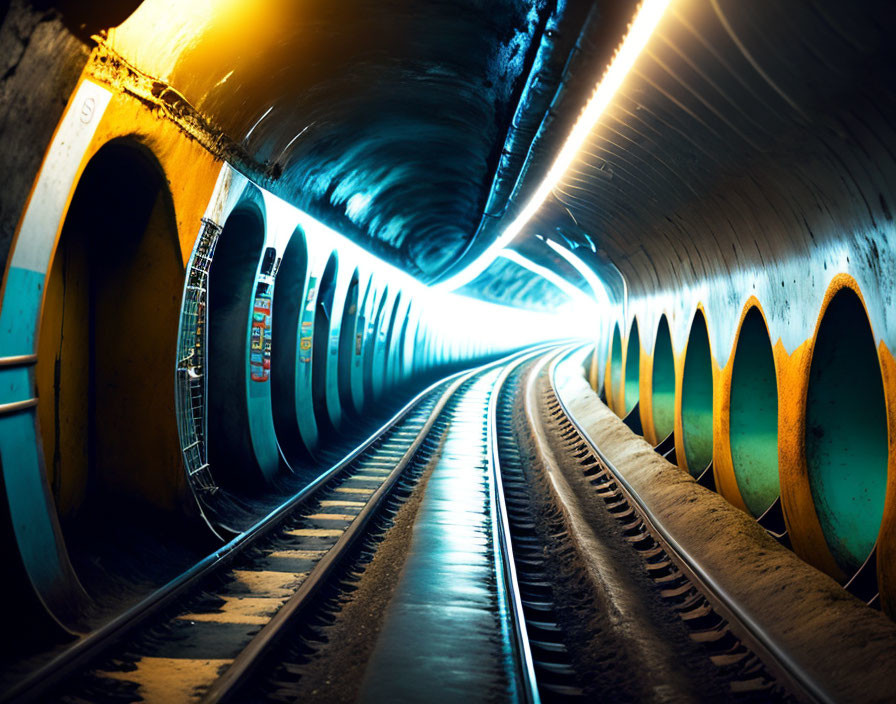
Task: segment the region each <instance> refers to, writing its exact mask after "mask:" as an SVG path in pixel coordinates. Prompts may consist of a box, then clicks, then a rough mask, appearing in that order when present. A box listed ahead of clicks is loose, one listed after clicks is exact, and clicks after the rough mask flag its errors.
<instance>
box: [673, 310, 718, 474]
mask: <svg viewBox="0 0 896 704" xmlns="http://www.w3.org/2000/svg"><path fill="white" fill-rule="evenodd" d="M681 424H682V432H683V433H684V438H683V439H684V453H685V456H686V457H687V461H688V468H689V470H690V472H691V474H692V475H693V476H695V477H697V476H699V475H700V474H702V473H703V470H704V469H706V467H707V466H708V465H709V463H710V462H711V461H712V358H711V356H710V351H709V333H708V332H707V329H706V318H704V317H703V311H700V310H698V311H697V313H696V315H695V316H694V322H693V323H691V333H690V335H689V336H688V347H687V351H686V352H685V358H684V376H683V377H682V383H681Z"/></svg>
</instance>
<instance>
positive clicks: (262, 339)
mask: <svg viewBox="0 0 896 704" xmlns="http://www.w3.org/2000/svg"><path fill="white" fill-rule="evenodd" d="M273 292H274V287H273V285H272V284H271V283H268V282H262V281H259V283H258V286H257V287H256V289H255V300H254V302H253V307H252V328H251V333H250V336H249V376H250V378H251V379H252V381H259V382H266V381H268V380H269V379H270V378H271V305H272V303H273V298H274V296H273Z"/></svg>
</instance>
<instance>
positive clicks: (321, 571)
mask: <svg viewBox="0 0 896 704" xmlns="http://www.w3.org/2000/svg"><path fill="white" fill-rule="evenodd" d="M543 347H544V346H540V347H539V348H538V351H537V352H532V351H528V350H527V351H525V352H517V353H514V354H513V355H510V357H509V358H507V357H505V358H502V359H499V360H496V361H493V362H490V363H488V364H485V365H482V366H480V367H477V368H475V369H472V370H468V371H466V372H461V373H460V374H458V375H455V376H454V377H452V379H453V381H450V382H449V383H450V385H449V387H448V388H447V389H446V390H445V392H444V393H443V394H442V397H441V398H440V399H439V401H438V403H437V404H436V406H435V408H433V410H432V412H431V413H430V416H429V418H428V419H427V421H426V423H425V425H424V426H423V428H422V429H421V431H420V433H419V434H418V435H417V438H416V439H415V440H414V442H413V444H412V445H411V446H410V447H409V448H408V450H407V451H406V452H405V454H404V455H403V456H402V457H401V458H400V459H399V460H398V462H397V463H396V465H395V468H394V469H393V470H392V471H391V473H390V474H389V476H388V477H387V479H386V480H385V481H384V482H383V483H382V484H381V485H380V487H379V488H378V489H377V490H376V492H375V493H374V494H373V495H372V496H371V497H370V499H369V500H368V501H367V503H366V504H365V506H364V508H363V509H362V510H361V512H360V513H359V514H358V515H357V517H356V518H355V519H354V521H353V522H352V523H351V525H350V526H349V527H348V528H347V529H346V531H345V532H344V533H343V534H342V535H341V536H340V538H339V540H338V541H337V542H336V544H335V545H334V546H333V547H332V548H331V549H330V550H329V551H328V552H327V554H326V555H325V556H324V557H323V558H322V559H321V560H320V561H319V562H318V563H317V564H316V565H315V566H314V568H313V569H312V571H311V573H310V574H309V575H308V577H307V578H306V579H305V580H304V581H303V582H302V584H301V586H300V587H299V589H298V590H297V591H296V593H295V594H293V595H292V596H291V597H290V598H289V600H288V601H287V602H286V603H285V604H284V605H283V606H282V607H280V609H279V610H278V611H277V613H276V614H275V615H274V617H273V618H272V619H271V620H270V621H269V622H268V623H267V624H265V626H264V627H262V629H261V630H260V631H259V632H258V633H257V634H256V636H255V637H254V638H253V639H252V641H250V643H249V644H248V645H247V646H246V647H245V648H244V649H243V650H242V651H241V652H240V654H239V655H237V657H236V658H235V659H234V661H233V662H232V663H231V664H230V666H229V667H228V668H227V670H225V671H224V673H223V674H222V675H221V676H220V677H219V678H218V679H217V680H215V682H214V684H212V686H211V687H210V688H209V690H208V691H207V692H206V693H205V695H204V696H203V698H202V699H201V700H200V701H201V702H202V703H203V704H208V703H212V702H222V701H231V700H233V699H234V698H235V697H236V696H237V695H238V693H239V691H240V689H241V687H242V686H243V685H244V684H245V683H246V681H247V680H248V679H249V677H251V675H252V673H253V672H254V671H255V669H256V668H257V667H258V666H259V665H260V663H261V661H262V659H263V657H264V656H265V654H266V653H268V652H269V651H270V650H271V648H272V647H274V646H275V645H276V644H277V642H278V641H279V640H280V638H281V637H282V636H283V634H284V632H285V631H286V629H287V628H288V627H289V625H290V624H291V623H292V622H293V621H294V619H295V618H296V617H297V615H299V614H300V613H301V612H302V610H303V609H304V608H305V606H306V605H307V604H308V602H309V601H310V600H311V599H312V598H313V597H314V596H315V595H316V594H317V593H318V592H319V591H320V589H321V588H322V587H323V586H325V585H326V584H327V582H328V580H329V578H330V576H331V575H332V574H333V572H334V571H335V570H336V569H337V568H338V567H339V566H340V564H341V563H342V560H343V559H344V557H345V555H346V553H347V552H348V550H349V549H350V548H351V546H352V545H354V544H355V543H356V542H357V541H358V540H359V539H361V538H362V537H363V536H364V535H365V529H366V527H367V525H368V524H369V523H370V521H371V520H373V518H375V516H376V515H377V512H378V510H379V507H380V505H381V504H382V503H383V501H385V500H386V498H387V497H388V496H389V494H390V492H391V490H392V488H393V487H394V486H395V484H396V483H397V482H398V481H399V480H400V478H401V475H402V474H403V473H404V471H405V469H406V468H407V466H408V465H409V464H410V462H411V460H413V458H414V456H415V455H416V454H417V452H418V451H419V449H420V447H421V446H422V444H423V442H424V441H425V439H426V437H427V436H428V435H429V432H430V430H431V429H432V426H433V425H434V424H435V422H436V420H437V419H438V418H439V417H440V416H441V414H442V412H443V411H444V409H445V406H446V405H447V404H448V401H449V400H450V398H451V397H452V396H453V395H454V394H455V393H456V392H457V390H458V389H459V388H460V387H461V386H462V385H463V384H464V383H465V382H466V381H468V380H469V379H471V378H473V377H476V376H479V375H481V374H483V373H485V372H487V371H488V370H490V369H492V368H493V367H495V366H499V365H501V364H508V359H510V360H512V359H513V358H514V357H519V356H523V357H525V356H529V355H533V354H537V353H541V352H543ZM443 383H444V382H443Z"/></svg>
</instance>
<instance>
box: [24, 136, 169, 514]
mask: <svg viewBox="0 0 896 704" xmlns="http://www.w3.org/2000/svg"><path fill="white" fill-rule="evenodd" d="M183 282H184V267H183V260H182V258H181V253H180V243H179V241H178V235H177V227H176V222H175V214H174V208H173V204H172V200H171V195H170V193H169V192H168V189H167V186H166V183H165V178H164V175H163V173H162V171H161V168H160V167H159V165H158V163H157V162H156V161H155V159H154V158H153V157H152V156H151V155H150V154H149V153H148V152H147V151H146V150H144V149H143V148H142V147H139V146H137V145H133V144H130V143H128V142H124V141H116V142H111V143H109V144H107V145H106V146H104V147H102V148H101V149H100V150H99V151H98V152H97V153H96V155H95V156H94V157H93V158H92V159H91V161H90V162H89V163H88V165H87V167H86V168H85V170H84V172H83V174H82V176H81V179H80V181H79V183H78V186H77V188H76V191H75V194H74V197H73V199H72V202H71V205H70V207H69V210H68V213H67V216H66V219H65V222H64V224H63V227H62V231H61V234H60V238H59V242H58V246H57V248H56V251H55V254H54V257H53V261H52V263H51V268H50V270H49V275H48V279H47V285H46V292H45V298H44V302H43V308H42V311H41V319H40V334H39V340H38V349H37V365H36V370H35V371H36V380H37V391H38V418H39V423H40V429H41V435H42V439H43V450H44V459H45V463H46V471H47V480H48V483H49V486H50V489H51V491H52V494H53V497H54V499H55V502H56V507H57V511H58V513H59V516H60V518H61V519H62V520H63V522H64V526H65V525H66V524H68V523H69V522H71V521H72V520H74V519H78V518H82V517H83V518H86V519H88V520H91V521H92V520H102V517H103V516H104V515H106V514H109V513H110V512H111V511H112V509H111V508H109V506H112V507H114V508H115V510H118V509H119V508H120V507H121V506H122V501H133V502H136V503H138V504H141V505H150V506H152V507H155V508H160V509H163V510H165V511H174V510H175V509H176V508H177V507H178V506H179V504H180V500H181V498H182V497H183V494H184V492H185V489H186V484H185V476H184V470H183V461H182V455H181V447H180V440H179V437H178V431H177V422H176V416H175V399H174V373H175V357H176V352H177V330H178V323H179V318H180V302H181V292H182V290H183ZM110 502H111V503H110ZM110 520H111V519H110Z"/></svg>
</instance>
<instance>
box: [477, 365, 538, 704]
mask: <svg viewBox="0 0 896 704" xmlns="http://www.w3.org/2000/svg"><path fill="white" fill-rule="evenodd" d="M539 354H543V353H542V352H536V353H534V354H532V355H528V356H526V357H523V358H521V359H519V360H517V361H516V362H515V363H511V364H508V365H507V366H506V367H505V368H504V369H503V370H502V372H501V374H500V376H499V377H498V379H497V380H496V381H495V385H494V387H493V388H492V392H491V395H490V397H489V402H488V411H487V413H488V422H487V433H488V439H487V447H488V463H489V467H490V469H491V472H490V478H491V481H490V482H489V486H490V489H491V491H490V492H489V493H490V498H491V502H490V503H491V509H492V526H493V533H494V535H495V540H494V545H495V572H496V574H497V577H498V594H499V595H500V594H503V595H504V596H505V598H506V599H507V601H508V602H509V603H508V604H507V617H508V618H507V620H509V621H510V628H511V631H512V633H511V640H512V641H513V643H514V646H515V648H514V649H515V654H516V659H517V666H518V672H517V679H518V681H517V686H518V688H519V693H520V699H521V701H523V702H525V703H526V704H540V703H541V696H540V695H539V693H538V680H537V678H536V676H535V661H534V658H533V656H532V648H531V647H530V645H529V634H528V630H527V628H526V616H525V613H524V611H523V599H522V595H521V594H520V585H519V580H518V578H517V574H516V563H515V562H514V556H513V544H512V542H511V533H510V519H509V518H508V516H507V502H506V499H505V496H504V481H503V478H502V475H501V460H500V454H499V452H498V399H499V397H500V395H501V391H502V390H503V388H504V384H505V383H506V382H507V379H508V378H509V377H510V375H511V374H512V373H513V371H514V370H515V369H516V368H517V367H518V366H520V365H521V364H523V363H525V362H526V361H529V360H530V359H532V358H534V357H536V356H537V355H539ZM502 587H503V589H502Z"/></svg>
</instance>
